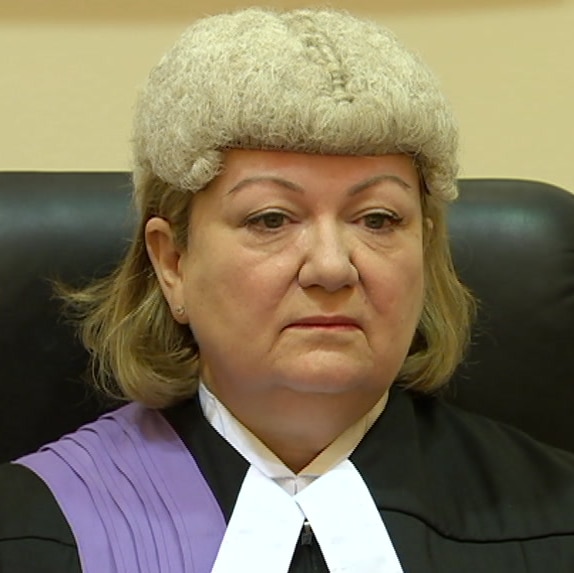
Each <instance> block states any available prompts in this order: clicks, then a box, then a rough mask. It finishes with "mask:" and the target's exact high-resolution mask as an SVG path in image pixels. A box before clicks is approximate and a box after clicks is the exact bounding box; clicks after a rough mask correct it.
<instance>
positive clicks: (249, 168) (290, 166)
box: [214, 149, 419, 191]
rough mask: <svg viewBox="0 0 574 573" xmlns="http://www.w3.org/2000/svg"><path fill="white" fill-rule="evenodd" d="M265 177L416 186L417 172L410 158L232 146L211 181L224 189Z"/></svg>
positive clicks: (302, 182)
mask: <svg viewBox="0 0 574 573" xmlns="http://www.w3.org/2000/svg"><path fill="white" fill-rule="evenodd" d="M264 179H269V180H273V179H281V180H284V181H285V182H286V183H287V184H289V185H292V186H293V187H295V188H297V187H303V188H304V187H305V185H307V184H311V185H314V184H321V183H325V184H330V185H337V186H345V185H349V186H357V185H359V186H360V185H361V184H362V183H363V182H365V181H370V180H374V179H377V180H380V181H383V180H384V181H391V182H395V183H396V184H398V185H399V186H401V187H404V188H405V189H418V184H419V173H418V170H417V167H416V165H415V163H414V160H413V159H412V157H410V156H407V155H402V154H392V155H391V154H390V155H380V156H356V155H319V154H310V153H299V152H291V151H262V150H246V149H232V150H229V151H226V152H225V154H224V159H223V167H222V171H221V173H220V175H219V176H218V177H217V178H216V181H215V182H214V183H215V184H216V186H217V187H218V188H223V189H226V190H227V191H231V190H235V189H237V188H238V187H242V186H243V185H244V184H245V183H247V184H249V183H252V182H254V183H256V182H257V181H259V180H264Z"/></svg>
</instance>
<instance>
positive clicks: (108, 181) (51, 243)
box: [0, 173, 574, 461]
mask: <svg viewBox="0 0 574 573" xmlns="http://www.w3.org/2000/svg"><path fill="white" fill-rule="evenodd" d="M130 188H131V184H130V179H129V176H128V175H127V174H125V173H0V461H6V460H9V459H13V458H15V457H17V456H20V455H22V454H25V453H27V452H30V451H33V450H35V449H36V448H37V447H39V446H40V445H41V444H42V443H45V442H48V441H51V440H54V439H56V438H58V437H59V436H60V435H62V434H64V433H66V432H68V431H71V430H73V429H74V428H76V427H77V426H79V425H80V424H82V423H83V422H86V421H89V420H92V419H93V418H95V417H96V416H97V415H98V414H99V413H101V412H103V411H104V410H106V409H109V408H111V407H113V406H114V404H112V403H110V402H107V401H105V400H103V399H101V398H100V397H98V396H97V395H96V394H95V393H94V391H92V390H91V389H90V386H89V384H88V383H86V379H87V378H89V373H87V372H86V362H87V356H86V353H85V351H84V350H83V349H82V347H81V345H80V344H79V342H78V340H77V339H76V337H75V335H74V332H73V329H72V328H71V327H70V325H69V324H67V323H66V321H65V320H64V319H62V317H61V315H60V314H59V303H58V301H57V300H55V299H54V297H53V296H52V289H51V284H50V280H51V279H56V278H58V279H61V280H63V281H65V282H67V283H71V284H82V283H84V282H85V281H87V280H89V279H90V278H91V277H94V276H101V275H103V274H105V273H107V272H109V271H110V269H111V268H112V267H113V266H114V264H115V262H117V260H118V259H119V257H120V256H121V254H122V253H123V252H124V251H125V249H126V247H127V244H128V241H129V237H130V234H131V228H132V226H133V221H134V216H133V213H132V211H131V207H130V202H129V194H130ZM460 188H461V197H460V199H459V201H458V202H456V203H455V204H454V205H453V206H452V208H451V209H450V213H449V228H450V232H451V237H452V246H453V252H454V256H455V262H456V266H457V269H458V271H459V273H460V275H461V277H462V278H463V280H464V281H465V282H466V284H468V285H469V286H470V287H471V289H472V290H473V291H474V292H475V294H476V295H477V296H478V297H479V299H480V301H481V304H480V311H479V318H478V321H477V325H476V327H475V330H474V336H473V343H472V347H471V350H470V353H469V355H468V358H467V360H466V361H465V363H464V364H463V365H462V366H461V367H460V368H459V370H458V371H457V373H456V374H455V376H454V379H453V381H452V383H451V385H450V386H449V389H448V391H447V392H446V397H447V399H449V400H452V401H454V402H456V403H458V404H459V405H461V406H462V407H464V408H467V409H469V410H472V411H476V412H479V413H482V414H485V415H487V416H490V417H492V418H495V419H498V420H501V421H504V422H507V423H510V424H512V425H515V426H517V427H519V428H521V429H523V430H524V431H526V432H528V433H530V434H531V435H533V436H535V437H537V438H538V439H540V440H543V441H546V442H548V443H550V444H553V445H555V446H558V447H562V448H565V449H569V450H572V451H574V195H571V194H569V193H568V192H566V191H563V190H561V189H558V188H556V187H553V186H550V185H546V184H542V183H535V182H528V181H514V180H463V181H461V184H460Z"/></svg>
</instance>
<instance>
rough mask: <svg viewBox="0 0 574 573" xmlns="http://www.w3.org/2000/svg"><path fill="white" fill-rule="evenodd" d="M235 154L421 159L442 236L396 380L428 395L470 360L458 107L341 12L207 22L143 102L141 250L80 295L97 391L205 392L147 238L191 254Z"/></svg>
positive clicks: (401, 55)
mask: <svg viewBox="0 0 574 573" xmlns="http://www.w3.org/2000/svg"><path fill="white" fill-rule="evenodd" d="M232 148H241V149H262V150H265V149H268V150H286V151H297V152H303V153H316V154H335V155H383V154H389V153H402V154H407V155H409V156H411V157H412V158H413V159H414V161H415V164H416V166H417V168H418V170H419V173H420V176H421V181H422V182H423V187H424V189H425V192H424V193H423V195H422V206H423V215H424V216H425V217H427V218H429V219H431V220H432V222H433V225H432V226H433V228H432V231H431V232H425V236H424V241H425V281H426V287H425V288H426V293H425V301H424V308H423V312H422V316H421V320H420V323H419V326H418V329H417V333H416V335H415V338H414V340H413V344H412V348H411V350H410V352H409V355H408V357H407V359H406V361H405V363H404V365H403V368H402V370H401V372H400V373H399V380H400V381H401V382H402V383H403V384H405V385H408V386H410V387H412V388H413V389H417V390H419V391H421V392H432V391H434V390H436V389H437V388H439V387H440V386H441V385H443V384H444V383H445V382H446V381H447V380H448V378H449V376H450V375H451V374H452V372H453V370H454V369H455V367H456V366H457V364H458V363H459V362H460V360H461V358H462V355H463V351H464V348H465V345H466V343H467V340H468V335H469V330H470V323H471V318H472V313H473V301H472V297H471V296H470V295H469V293H468V292H467V291H466V289H465V288H464V287H463V286H462V285H461V284H460V283H459V281H458V279H457V277H456V275H455V272H454V270H453V267H452V262H451V258H450V252H449V247H448V239H447V234H446V223H445V206H446V202H447V201H449V200H452V199H454V198H455V197H456V194H457V190H456V175H457V157H456V153H457V128H456V125H455V122H454V119H453V116H452V113H451V111H450V107H449V105H448V104H447V102H446V100H445V98H444V96H443V94H442V92H441V90H440V88H439V86H438V83H437V81H436V79H435V77H434V75H433V74H432V73H431V72H430V71H429V69H428V68H427V67H426V66H425V65H424V64H423V63H422V62H421V61H420V60H419V58H418V57H417V56H416V55H414V54H413V53H411V52H410V51H408V50H407V49H406V48H405V47H404V46H402V45H401V44H400V43H399V42H398V40H397V39H396V38H395V36H394V35H393V34H392V33H391V32H390V31H389V30H387V29H386V28H383V27H381V26H379V25H377V24H374V23H371V22H368V21H365V20H361V19H358V18H355V17H353V16H351V15H350V14H348V13H345V12H340V11H334V10H326V9H321V10H310V9H301V10H292V11H275V10H268V9H260V8H252V9H247V10H242V11H238V12H234V13H230V14H221V15H217V16H212V17H208V18H205V19H202V20H199V21H197V22H196V23H195V24H194V25H192V26H191V27H190V28H189V29H188V30H187V31H186V32H185V33H184V34H183V36H182V37H181V38H180V39H179V40H178V41H177V43H176V44H175V45H174V47H173V48H172V49H171V50H170V51H169V52H168V53H167V54H166V55H165V56H164V57H163V58H162V60H161V61H160V62H159V64H158V65H157V66H156V67H155V68H154V69H153V70H152V72H151V74H150V76H149V78H148V81H147V83H146V85H145V86H144V88H143V90H142V92H141V94H140V98H139V101H138V104H137V108H136V114H135V122H134V136H133V149H134V174H133V175H134V198H135V202H136V204H137V207H138V210H139V215H140V221H139V226H138V228H137V229H136V235H135V237H134V241H133V243H132V245H131V248H130V250H129V252H128V253H127V255H126V257H125V259H124V261H123V262H122V263H121V265H120V266H119V267H118V269H117V270H116V271H115V273H114V274H112V275H111V276H110V277H108V278H107V279H105V280H104V281H103V282H100V283H96V284H94V285H92V286H90V287H88V288H87V289H84V290H83V291H80V292H77V293H73V294H71V295H70V296H69V300H70V301H71V303H72V304H73V305H74V306H75V307H76V309H77V310H79V312H80V315H81V316H82V327H81V328H82V335H83V340H84V344H85V345H86V347H87V348H88V349H89V350H90V351H91V353H92V357H93V365H94V372H95V378H96V381H97V382H98V384H99V385H100V386H102V387H104V389H106V390H107V391H108V392H111V393H113V394H115V395H116V396H118V395H119V396H121V397H124V398H128V399H132V400H138V401H140V402H143V403H145V404H147V405H149V406H152V407H164V406H167V405H169V404H173V403H175V402H177V401H178V400H181V399H183V398H185V397H187V396H190V395H191V394H193V393H194V392H195V389H196V385H197V377H198V368H199V348H198V347H197V344H196V343H195V340H194V338H193V335H192V332H191V331H190V330H189V328H187V327H185V326H182V325H180V324H178V323H177V322H176V321H175V320H174V319H173V317H172V316H171V313H170V310H169V308H168V306H167V303H166V301H165V300H164V298H163V296H162V293H161V290H160V287H159V283H158V281H157V279H156V277H155V275H154V273H153V268H152V266H151V263H150V260H149V258H148V256H147V253H146V248H145V237H144V228H145V224H146V222H147V221H148V220H149V218H150V217H153V216H160V217H164V218H165V219H167V220H168V221H169V222H170V224H171V226H172V229H173V231H174V233H175V236H176V240H177V242H178V243H179V245H180V247H181V248H185V245H186V238H187V222H188V216H189V209H190V208H192V202H193V201H192V198H193V194H194V193H195V192H197V191H199V190H201V189H204V188H205V187H206V186H207V185H208V184H209V183H210V182H211V181H212V180H213V179H214V178H215V177H216V176H217V174H218V173H219V172H220V171H221V169H222V163H223V157H224V154H225V150H227V149H232ZM190 206H191V207H190Z"/></svg>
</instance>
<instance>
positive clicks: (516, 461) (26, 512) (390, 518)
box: [0, 389, 574, 573]
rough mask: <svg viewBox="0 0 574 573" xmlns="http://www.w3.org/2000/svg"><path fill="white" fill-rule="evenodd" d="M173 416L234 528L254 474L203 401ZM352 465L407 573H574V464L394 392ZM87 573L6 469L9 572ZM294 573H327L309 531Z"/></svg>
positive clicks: (44, 491) (13, 468) (45, 499)
mask: <svg viewBox="0 0 574 573" xmlns="http://www.w3.org/2000/svg"><path fill="white" fill-rule="evenodd" d="M164 415H165V417H166V418H167V420H168V421H169V422H170V424H171V425H172V426H173V427H174V429H175V430H176V432H177V433H178V434H179V436H180V437H181V439H182V441H183V442H184V443H185V445H186V446H187V447H188V449H189V450H190V451H191V452H192V454H193V456H194V457H195V459H196V461H197V463H198V465H199V467H200V469H201V471H202V473H203V475H204V477H205V478H206V480H207V482H208V484H209V485H210V487H211V488H212V490H213V492H214V494H215V497H216V498H217V500H218V501H219V503H220V506H221V509H222V512H223V514H224V516H225V519H226V520H227V521H229V518H230V516H231V513H232V512H233V507H234V504H235V500H236V498H237V496H238V494H239V490H240V488H241V484H242V481H243V478H244V476H245V474H246V472H247V470H248V467H249V464H248V463H247V462H246V460H245V459H244V458H243V457H242V456H241V455H240V454H238V453H237V452H236V451H235V450H234V449H233V448H232V447H231V446H230V445H229V444H228V443H227V442H226V441H225V440H224V439H223V438H221V436H220V435H219V434H218V433H217V432H216V431H215V430H214V429H213V428H212V427H211V426H210V425H209V423H208V422H207V421H206V419H205V418H204V416H203V414H202V412H201V408H200V406H199V401H198V399H197V398H195V399H193V400H189V401H186V402H184V403H182V404H179V405H178V406H175V407H173V408H170V409H168V410H166V411H165V412H164ZM351 461H352V462H353V463H354V465H355V466H356V468H357V469H358V470H359V472H360V473H361V475H362V476H363V479H364V480H365V483H366V484H367V486H368V487H369V490H370V491H371V494H372V496H373V499H374V500H375V503H376V505H377V507H378V508H379V510H380V513H381V516H382V519H383V521H384V523H385V525H386V527H387V530H388V532H389V535H390V538H391V540H392V542H393V545H394V547H395V550H396V552H397V554H398V557H399V560H400V562H401V564H402V567H403V571H404V572H405V573H435V572H436V573H461V572H472V573H499V572H500V573H519V572H520V573H547V572H548V573H574V455H572V454H568V453H566V452H562V451H560V450H555V449H552V448H550V447H547V446H544V445H541V444H539V443H538V442H536V441H534V440H532V439H530V438H528V437H526V436H525V435H524V434H522V433H520V432H518V431H516V430H513V429H511V428H508V427H506V426H502V425H500V424H496V423H494V422H492V421H490V420H487V419H485V418H482V417H479V416H475V415H472V414H468V413H466V412H463V411H461V410H459V409H457V408H455V407H452V406H449V405H447V404H445V403H443V402H442V401H441V400H440V399H436V398H419V397H415V396H414V395H412V394H411V393H409V392H406V391H402V390H399V389H394V390H393V391H392V392H391V396H390V398H389V402H388V404H387V407H386V409H385V411H384V412H383V414H382V415H381V417H380V418H379V419H378V420H377V422H375V424H374V425H373V427H372V428H371V430H370V431H369V432H368V433H367V435H366V436H365V437H364V438H363V440H362V441H361V443H360V444H359V446H358V447H357V449H356V450H355V452H354V453H353V454H352V456H351ZM341 495H345V492H341ZM341 527H342V528H345V527H353V524H352V523H342V524H341ZM80 571H81V569H80V565H79V559H78V555H77V550H76V544H75V541H74V537H73V535H72V532H71V531H70V528H69V526H68V524H67V522H66V520H65V518H64V516H63V515H62V513H61V511H60V509H59V506H58V505H57V503H56V501H55V500H54V498H53V497H52V494H51V492H50V491H49V490H48V488H47V487H46V486H45V485H44V483H43V482H42V481H41V480H40V479H39V478H38V477H37V476H36V475H35V474H34V473H32V472H31V471H30V470H28V469H27V468H25V467H22V466H18V465H14V464H6V465H3V466H0V573H40V572H41V573H80ZM290 571H291V572H296V573H304V572H317V573H319V572H322V571H327V567H326V565H325V561H324V559H323V556H322V554H321V550H320V548H319V546H318V544H317V542H316V540H315V539H314V537H313V535H312V534H311V535H309V534H307V532H302V535H301V537H300V539H299V542H298V544H297V546H296V549H295V553H294V556H293V561H292V563H291V568H290ZM126 573H135V572H126ZM142 573H144V572H142ZM145 573H153V572H145ZM270 573H272V572H270ZM366 573H370V572H366Z"/></svg>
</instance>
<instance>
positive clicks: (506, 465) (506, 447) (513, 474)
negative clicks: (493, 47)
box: [413, 399, 574, 539]
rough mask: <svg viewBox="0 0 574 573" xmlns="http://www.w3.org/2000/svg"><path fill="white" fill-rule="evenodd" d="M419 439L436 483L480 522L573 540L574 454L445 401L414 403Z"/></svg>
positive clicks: (519, 534)
mask: <svg viewBox="0 0 574 573" xmlns="http://www.w3.org/2000/svg"><path fill="white" fill-rule="evenodd" d="M413 402H414V411H415V416H416V419H417V426H418V432H417V433H418V440H419V443H420V445H421V450H420V451H422V452H424V454H423V455H424V457H425V458H426V460H427V462H428V465H429V466H433V467H434V468H435V471H436V470H439V469H440V471H437V473H436V475H438V476H441V477H439V478H437V482H435V485H436V486H437V488H439V489H440V490H441V491H443V492H444V494H445V495H448V496H450V497H451V498H452V499H454V500H455V501H456V504H458V508H455V512H457V511H458V509H459V508H460V507H465V506H466V507H468V508H470V509H472V510H473V517H474V520H475V523H477V524H478V523H480V522H481V521H483V522H484V524H485V526H486V524H487V523H489V522H490V521H496V522H497V523H504V524H505V527H506V528H507V531H508V533H509V534H510V532H511V531H514V533H515V535H517V536H518V537H521V536H524V537H529V536H531V537H536V536H538V535H553V534H560V535H562V534H565V535H567V536H571V539H574V512H573V511H572V508H574V453H572V452H567V451H564V450H560V449H557V448H554V447H552V446H549V445H547V444H544V443H542V442H539V441H537V440H536V439H534V438H532V437H531V436H529V435H527V434H526V433H524V432H522V431H521V430H518V429H516V428H514V427H512V426H509V425H506V424H503V423H500V422H497V421H495V420H491V419H489V418H486V417H484V416H481V415H478V414H474V413H471V412H467V411H465V410H462V409H460V408H458V407H456V406H453V405H451V404H449V403H446V402H445V401H443V400H441V399H430V400H424V399H423V400H417V399H415V400H414V401H413Z"/></svg>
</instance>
